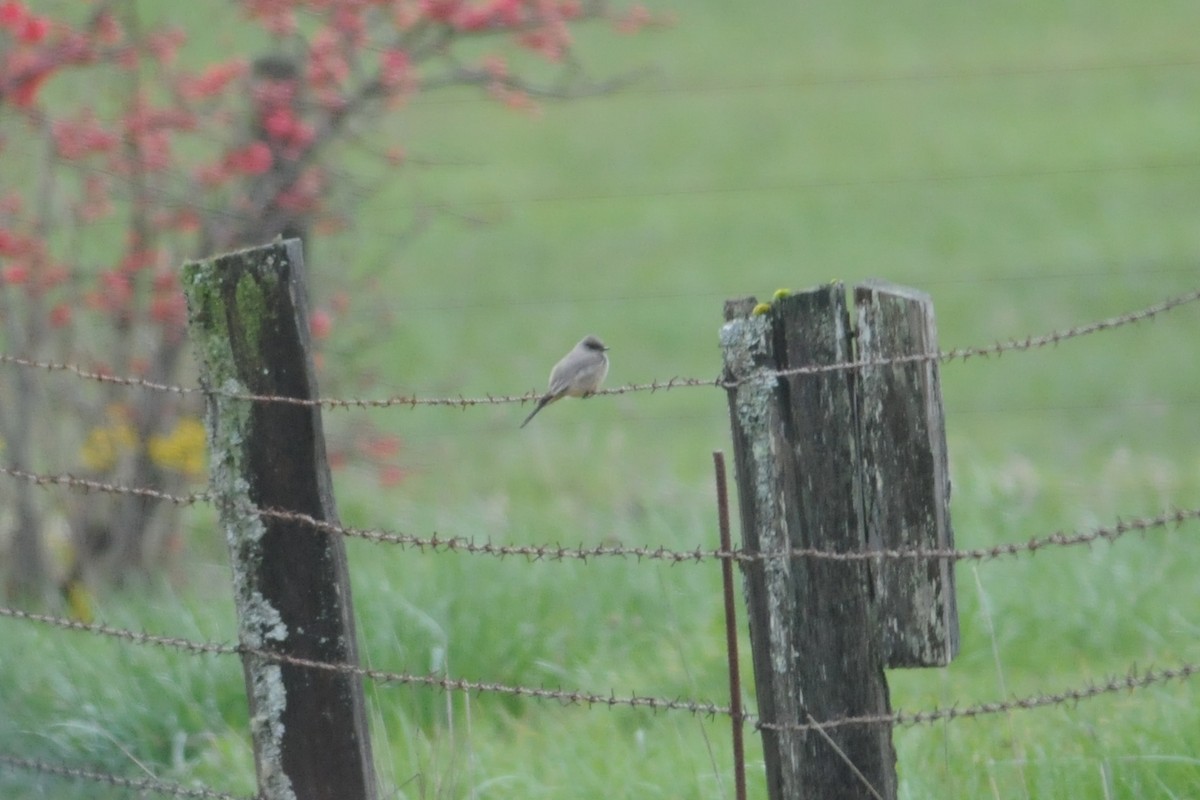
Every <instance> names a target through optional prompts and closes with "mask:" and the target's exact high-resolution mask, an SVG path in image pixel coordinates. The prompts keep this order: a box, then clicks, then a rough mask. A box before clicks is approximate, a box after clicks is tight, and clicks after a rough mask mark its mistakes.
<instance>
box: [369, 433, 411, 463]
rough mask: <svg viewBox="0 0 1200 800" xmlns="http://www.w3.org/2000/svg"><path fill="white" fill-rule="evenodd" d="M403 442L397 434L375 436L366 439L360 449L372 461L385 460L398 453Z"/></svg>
mask: <svg viewBox="0 0 1200 800" xmlns="http://www.w3.org/2000/svg"><path fill="white" fill-rule="evenodd" d="M403 444H404V442H403V441H402V440H401V439H400V437H399V436H376V437H373V438H371V439H368V440H366V441H365V442H364V443H363V444H362V449H363V452H364V454H365V455H366V456H367V457H368V458H370V459H371V460H372V461H386V460H388V459H392V458H395V457H396V456H397V455H399V454H400V449H401V446H402V445H403Z"/></svg>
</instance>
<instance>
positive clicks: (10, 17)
mask: <svg viewBox="0 0 1200 800" xmlns="http://www.w3.org/2000/svg"><path fill="white" fill-rule="evenodd" d="M28 14H29V10H28V9H27V8H25V4H24V3H19V2H17V0H6V2H3V3H0V28H3V29H4V30H8V31H13V30H16V29H17V28H19V27H20V26H21V24H22V23H24V22H25V18H26V16H27V15H28Z"/></svg>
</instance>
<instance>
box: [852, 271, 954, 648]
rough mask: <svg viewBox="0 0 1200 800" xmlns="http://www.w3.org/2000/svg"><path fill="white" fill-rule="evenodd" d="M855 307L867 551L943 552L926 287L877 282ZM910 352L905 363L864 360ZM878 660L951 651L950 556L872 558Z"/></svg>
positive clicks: (946, 512)
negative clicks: (860, 364) (881, 656)
mask: <svg viewBox="0 0 1200 800" xmlns="http://www.w3.org/2000/svg"><path fill="white" fill-rule="evenodd" d="M854 305H855V308H856V309H857V311H858V359H859V360H860V361H863V362H866V363H867V366H864V367H863V368H862V370H861V371H860V373H859V384H858V398H859V414H858V419H859V442H860V443H861V447H862V455H863V489H864V501H865V503H864V504H865V509H866V520H867V542H868V544H869V545H870V547H871V548H872V549H876V550H878V549H883V550H915V549H924V550H947V549H951V548H953V547H954V533H953V531H952V530H951V527H950V471H949V466H948V464H947V454H946V425H945V417H944V414H943V411H942V390H941V379H940V377H939V374H938V363H937V361H935V360H932V359H919V358H915V357H918V356H923V355H927V354H931V353H937V351H938V342H937V326H936V324H935V323H934V319H933V301H932V300H931V299H930V297H929V295H927V294H925V293H923V292H918V291H916V290H915V289H908V288H905V287H903V286H896V285H894V284H890V283H887V282H885V281H868V282H866V283H862V284H859V285H858V286H856V287H855V288H854ZM905 356H913V357H914V359H913V360H911V361H907V362H904V361H901V362H899V363H894V364H879V363H876V364H871V362H880V361H883V360H885V359H895V358H898V357H899V358H903V357H905ZM872 571H873V572H874V577H875V587H876V598H877V604H878V608H879V624H880V629H881V632H882V636H883V650H884V661H885V662H886V664H887V666H888V667H938V666H945V665H946V664H949V663H950V661H951V659H953V658H954V656H955V655H957V654H958V611H957V605H956V600H955V592H954V564H953V563H952V562H951V561H950V559H947V558H936V559H935V558H925V559H917V558H903V559H898V558H886V559H881V560H880V561H878V562H876V563H875V564H873V565H872Z"/></svg>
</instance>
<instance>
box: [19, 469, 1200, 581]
mask: <svg viewBox="0 0 1200 800" xmlns="http://www.w3.org/2000/svg"><path fill="white" fill-rule="evenodd" d="M0 475H8V476H10V477H14V478H17V479H19V480H23V481H26V482H28V483H32V484H35V485H38V486H46V487H51V486H55V487H66V488H72V489H78V490H82V491H85V492H91V491H96V492H106V493H110V494H121V495H136V496H139V497H148V498H152V499H155V500H161V501H163V502H168V503H172V504H174V505H179V506H190V505H195V504H197V503H210V504H215V505H217V506H221V505H223V504H224V503H223V501H222V500H221V499H220V498H218V497H215V496H213V494H212V493H211V492H194V493H192V494H188V495H175V494H170V493H167V492H160V491H158V490H155V489H146V488H138V487H128V486H120V485H116V484H111V483H103V482H101V481H94V480H89V479H86V478H77V477H74V476H72V475H70V474H57V475H54V474H41V473H34V472H28V471H25V470H16V469H12V468H9V467H0ZM238 510H241V511H246V512H249V513H254V514H258V515H259V516H261V517H264V518H267V519H278V520H281V521H285V522H296V523H300V524H302V525H307V526H309V527H311V528H313V529H314V530H318V531H322V532H325V533H330V534H334V535H338V536H345V537H348V538H354V539H363V540H365V541H369V542H375V543H377V544H392V545H397V546H399V547H402V548H410V549H414V550H416V551H418V552H420V553H424V552H426V551H427V550H428V551H429V552H431V553H467V554H472V555H488V556H493V557H496V558H500V559H504V558H507V557H509V556H521V557H524V558H526V559H528V560H530V561H543V560H544V561H554V562H561V561H567V560H571V559H574V560H578V561H582V562H584V563H587V561H588V560H589V559H593V558H606V557H607V558H631V557H632V558H634V559H636V560H637V561H639V562H640V561H642V560H643V559H644V560H647V561H663V562H666V563H669V564H672V565H674V564H679V563H682V562H687V563H693V564H699V563H703V562H706V561H712V560H721V559H732V560H734V561H738V562H741V563H753V562H758V561H767V560H771V559H778V558H817V559H826V560H831V561H868V560H870V561H878V560H881V559H941V558H945V559H950V560H953V561H990V560H992V559H996V558H1001V557H1005V556H1017V555H1022V554H1025V553H1029V554H1033V553H1036V552H1038V551H1039V550H1043V549H1045V548H1047V547H1073V546H1078V545H1090V544H1092V543H1094V542H1096V541H1101V540H1103V541H1108V542H1115V541H1117V540H1118V539H1120V538H1121V537H1123V536H1126V535H1128V534H1130V533H1144V532H1147V531H1150V530H1153V529H1156V528H1165V527H1171V526H1174V527H1176V528H1178V527H1180V526H1182V525H1183V524H1184V523H1185V522H1190V521H1192V520H1196V519H1200V508H1179V507H1172V508H1171V509H1170V510H1167V511H1164V512H1162V513H1160V514H1158V515H1156V516H1153V517H1135V518H1131V519H1121V518H1118V519H1117V521H1116V523H1115V524H1113V525H1107V526H1104V525H1102V526H1098V527H1095V528H1091V529H1089V530H1086V531H1080V532H1073V533H1067V532H1064V531H1061V530H1060V531H1056V532H1054V533H1051V534H1049V535H1046V536H1041V537H1034V538H1030V539H1029V540H1027V541H1024V542H1008V543H1004V544H997V545H992V546H990V547H978V548H969V549H955V548H946V549H936V548H913V549H876V550H861V551H851V552H842V551H828V550H817V549H814V548H794V549H791V550H787V551H769V552H748V551H746V550H741V549H735V550H732V551H726V550H721V549H719V548H717V549H705V548H703V547H702V546H700V545H697V546H696V548H695V549H693V550H670V549H668V548H667V547H665V546H664V545H635V546H625V545H618V544H614V545H594V546H590V547H589V546H586V545H584V544H582V543H580V544H579V545H576V546H574V547H568V546H564V545H561V544H548V543H543V544H512V545H504V544H496V543H494V542H492V541H491V540H490V539H485V540H484V541H482V542H479V541H476V540H475V539H474V538H471V537H465V536H451V537H444V536H442V535H440V534H438V533H437V532H436V531H435V532H434V533H433V534H431V535H429V536H424V537H423V536H418V535H416V534H408V533H400V532H397V531H388V530H384V529H378V528H356V527H348V526H344V525H340V524H338V523H335V522H329V521H327V520H320V519H317V518H316V517H313V516H312V515H310V514H303V513H300V512H296V511H284V510H281V509H266V508H256V507H253V506H238Z"/></svg>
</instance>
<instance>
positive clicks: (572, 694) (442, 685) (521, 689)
mask: <svg viewBox="0 0 1200 800" xmlns="http://www.w3.org/2000/svg"><path fill="white" fill-rule="evenodd" d="M0 617H8V618H10V619H19V620H25V621H27V622H36V623H40V624H42V625H49V626H52V627H56V628H63V629H65V630H72V631H83V632H86V633H91V634H95V635H97V636H107V637H110V638H113V639H118V640H120V641H125V642H130V643H132V644H137V645H146V646H151V647H162V648H167V649H171V650H179V651H182V652H185V653H189V654H192V655H200V654H205V655H234V654H237V655H241V656H253V657H256V658H262V659H264V660H267V661H271V662H273V663H278V664H289V665H292V666H297V667H306V668H309V669H319V670H324V671H327V672H336V673H342V674H347V675H354V676H356V677H360V678H367V679H369V680H373V681H376V682H378V683H398V684H404V685H415V686H427V687H430V688H436V689H442V690H444V691H459V692H464V693H471V692H474V693H477V694H501V695H507V696H510V697H529V698H532V699H535V700H553V701H556V702H559V703H561V704H563V705H567V706H572V705H577V706H586V707H588V708H591V707H592V706H608V707H610V708H614V707H627V708H641V709H649V710H651V711H687V712H690V713H692V714H703V715H706V716H715V715H725V716H729V715H730V711H729V707H728V706H721V705H717V704H715V703H706V702H700V701H695V700H683V699H671V698H665V697H652V696H641V695H636V694H631V695H628V696H618V695H617V694H616V693H615V692H610V693H608V694H601V693H599V692H585V691H572V690H564V689H548V688H545V687H533V686H509V685H506V684H502V683H495V682H492V681H471V680H465V679H461V678H449V677H446V676H445V675H437V674H431V675H416V674H413V673H408V672H391V671H388V670H381V669H367V668H365V667H360V666H358V665H356V664H339V663H332V662H327V661H315V660H312V659H308V658H297V657H295V656H289V655H284V654H282V653H277V652H273V651H271V650H266V649H262V648H255V647H250V646H248V645H240V644H239V645H232V644H223V643H220V642H201V641H195V640H191V639H181V638H178V637H173V636H157V635H154V634H149V633H139V632H138V631H132V630H128V629H125V628H116V627H113V626H111V625H103V624H99V623H93V622H82V621H80V620H74V619H68V618H66V617H59V616H55V615H53V614H39V613H35V612H32V611H25V610H23V609H19V608H7V607H3V606H0Z"/></svg>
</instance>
